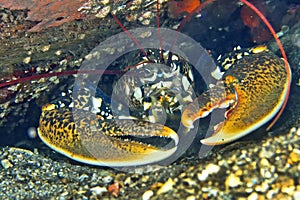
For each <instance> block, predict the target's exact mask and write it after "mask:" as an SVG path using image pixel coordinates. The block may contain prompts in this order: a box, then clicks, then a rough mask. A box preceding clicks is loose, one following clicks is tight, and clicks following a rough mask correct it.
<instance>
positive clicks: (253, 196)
mask: <svg viewBox="0 0 300 200" xmlns="http://www.w3.org/2000/svg"><path fill="white" fill-rule="evenodd" d="M247 199H248V200H258V194H257V193H256V192H253V193H251V194H250V195H249V196H248V198H247Z"/></svg>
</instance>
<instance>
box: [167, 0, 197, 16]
mask: <svg viewBox="0 0 300 200" xmlns="http://www.w3.org/2000/svg"><path fill="white" fill-rule="evenodd" d="M168 6H169V10H170V12H171V13H172V15H174V16H175V17H177V16H179V15H180V14H181V13H188V14H190V13H192V12H193V11H194V10H195V9H196V8H198V7H199V6H200V1H199V0H182V1H175V0H170V1H169V2H168Z"/></svg>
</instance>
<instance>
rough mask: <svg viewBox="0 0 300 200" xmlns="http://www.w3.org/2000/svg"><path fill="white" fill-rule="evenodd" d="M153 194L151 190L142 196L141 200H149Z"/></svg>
mask: <svg viewBox="0 0 300 200" xmlns="http://www.w3.org/2000/svg"><path fill="white" fill-rule="evenodd" d="M153 194H154V192H153V191H152V190H147V191H146V192H145V193H144V194H143V196H142V199H143V200H149V199H150V198H151V197H152V196H153Z"/></svg>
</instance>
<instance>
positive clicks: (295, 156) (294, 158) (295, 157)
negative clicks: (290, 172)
mask: <svg viewBox="0 0 300 200" xmlns="http://www.w3.org/2000/svg"><path fill="white" fill-rule="evenodd" d="M289 159H290V161H291V164H292V163H296V162H299V160H300V150H299V149H293V151H292V152H291V153H290V155H289Z"/></svg>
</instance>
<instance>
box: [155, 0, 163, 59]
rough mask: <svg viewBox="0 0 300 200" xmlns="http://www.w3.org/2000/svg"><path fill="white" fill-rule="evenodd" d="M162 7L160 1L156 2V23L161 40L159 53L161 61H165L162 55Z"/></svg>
mask: <svg viewBox="0 0 300 200" xmlns="http://www.w3.org/2000/svg"><path fill="white" fill-rule="evenodd" d="M159 13H160V7H159V1H156V23H157V35H158V38H159V47H160V49H159V51H160V60H162V59H163V53H162V49H163V40H162V37H161V32H160V16H159Z"/></svg>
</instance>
